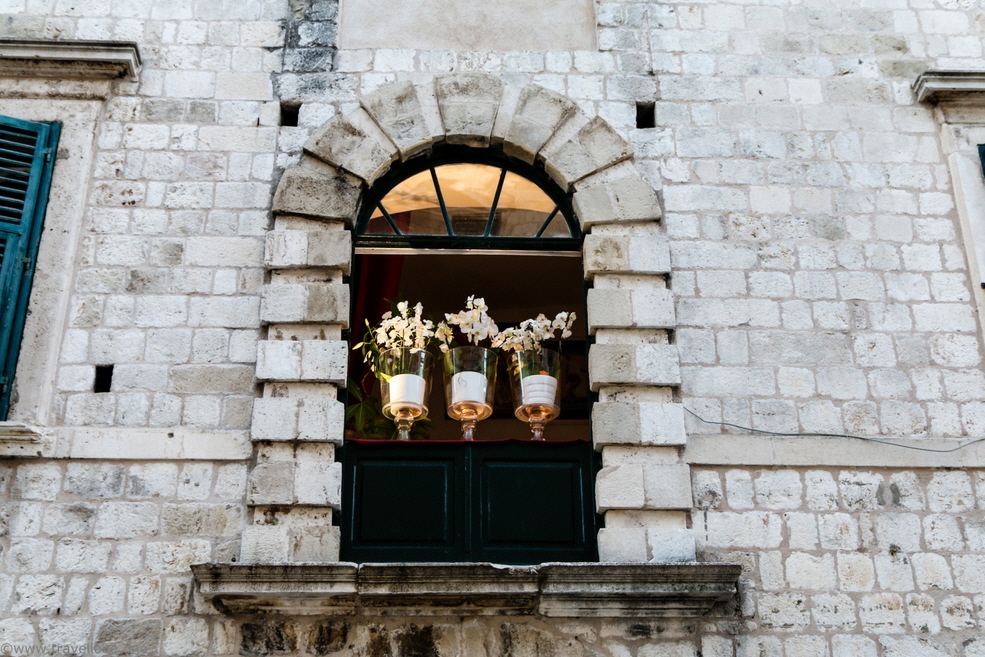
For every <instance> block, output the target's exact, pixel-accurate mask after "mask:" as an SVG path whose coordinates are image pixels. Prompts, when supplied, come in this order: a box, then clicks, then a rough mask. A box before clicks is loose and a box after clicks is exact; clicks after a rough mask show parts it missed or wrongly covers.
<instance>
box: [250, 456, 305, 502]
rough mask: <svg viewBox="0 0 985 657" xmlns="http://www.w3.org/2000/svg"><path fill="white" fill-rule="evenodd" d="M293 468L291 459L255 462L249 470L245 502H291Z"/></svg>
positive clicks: (292, 499)
mask: <svg viewBox="0 0 985 657" xmlns="http://www.w3.org/2000/svg"><path fill="white" fill-rule="evenodd" d="M294 469H295V464H294V463H293V462H291V461H273V462H268V463H257V464H256V465H255V466H253V470H251V471H250V480H249V486H248V488H247V493H246V503H247V504H252V505H259V504H293V503H294Z"/></svg>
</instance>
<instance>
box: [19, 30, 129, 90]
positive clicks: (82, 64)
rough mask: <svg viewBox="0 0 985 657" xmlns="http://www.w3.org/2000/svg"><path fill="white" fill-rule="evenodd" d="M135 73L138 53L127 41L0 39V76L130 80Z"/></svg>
mask: <svg viewBox="0 0 985 657" xmlns="http://www.w3.org/2000/svg"><path fill="white" fill-rule="evenodd" d="M138 73H140V53H139V52H138V51H137V44H136V43H132V42H129V41H60V40H59V41H56V40H53V39H0V76H7V77H11V76H13V77H25V76H26V77H32V78H60V79H72V78H77V79H78V78H81V79H88V80H113V79H120V78H127V79H131V80H133V79H136V77H137V74H138Z"/></svg>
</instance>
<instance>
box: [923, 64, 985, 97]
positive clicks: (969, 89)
mask: <svg viewBox="0 0 985 657" xmlns="http://www.w3.org/2000/svg"><path fill="white" fill-rule="evenodd" d="M913 93H914V94H916V97H917V101H918V102H921V103H922V102H924V101H930V102H935V103H936V102H938V101H941V100H949V99H952V98H956V97H962V96H968V95H971V94H975V95H977V94H983V93H985V71H925V72H923V73H921V74H920V76H919V77H918V78H917V79H916V82H914V83H913Z"/></svg>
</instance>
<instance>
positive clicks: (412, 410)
mask: <svg viewBox="0 0 985 657" xmlns="http://www.w3.org/2000/svg"><path fill="white" fill-rule="evenodd" d="M433 362H434V358H433V356H431V354H429V353H428V352H427V351H425V350H423V349H411V348H409V347H397V348H395V349H390V350H388V351H384V352H383V353H381V354H380V359H379V363H378V365H377V368H376V376H377V378H378V379H379V380H380V389H381V393H382V395H383V415H385V416H386V417H387V418H389V419H391V420H393V421H394V423H395V424H396V425H397V431H398V436H397V438H398V439H399V440H410V428H411V426H412V425H413V424H414V422H415V421H416V420H419V419H421V418H426V417H427V415H428V407H427V401H428V395H429V394H430V392H431V383H430V382H431V366H432V364H433Z"/></svg>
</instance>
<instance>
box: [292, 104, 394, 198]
mask: <svg viewBox="0 0 985 657" xmlns="http://www.w3.org/2000/svg"><path fill="white" fill-rule="evenodd" d="M304 150H305V151H307V152H308V153H310V154H311V155H313V156H314V157H316V158H318V159H319V160H322V161H323V162H326V163H328V164H330V165H332V166H335V167H338V168H340V169H343V170H345V171H348V172H350V173H352V174H354V175H356V176H358V177H359V178H362V179H363V180H364V181H366V182H367V183H370V184H372V182H373V181H374V180H376V178H377V177H378V176H379V175H380V174H382V173H383V172H384V171H386V170H387V168H388V167H389V166H390V164H392V163H393V161H394V160H396V159H397V157H398V155H399V152H398V151H397V147H396V146H395V145H394V144H393V143H392V142H391V141H390V140H389V139H387V137H386V136H385V135H384V134H383V132H382V131H381V130H380V128H379V126H377V125H376V124H375V123H374V122H373V119H372V117H370V115H369V114H368V113H367V112H366V110H364V109H363V108H361V107H360V108H358V109H357V110H355V111H353V112H350V113H348V114H340V115H337V116H334V117H332V118H331V119H329V120H328V121H327V122H326V123H325V125H323V126H322V127H321V128H319V129H318V130H316V131H315V133H314V134H313V135H311V137H310V138H309V139H308V141H307V142H305V144H304Z"/></svg>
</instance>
